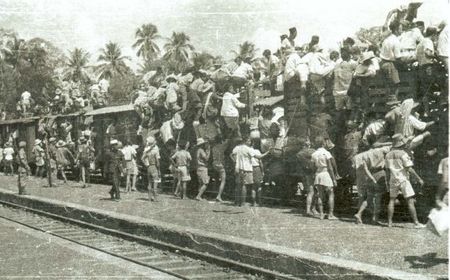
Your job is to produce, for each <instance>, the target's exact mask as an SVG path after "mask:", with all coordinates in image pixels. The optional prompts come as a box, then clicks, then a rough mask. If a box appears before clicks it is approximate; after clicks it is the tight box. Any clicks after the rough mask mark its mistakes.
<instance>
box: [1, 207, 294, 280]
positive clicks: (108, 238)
mask: <svg viewBox="0 0 450 280" xmlns="http://www.w3.org/2000/svg"><path fill="white" fill-rule="evenodd" d="M0 218H2V219H5V220H9V221H12V222H15V223H18V224H21V225H23V226H26V227H29V228H32V229H34V230H38V231H42V232H45V233H47V234H50V235H53V236H57V237H59V238H63V239H65V240H68V241H70V242H73V243H76V244H78V245H80V246H85V247H89V248H91V249H94V250H98V251H100V252H103V253H106V254H109V255H112V256H115V257H119V258H121V259H124V260H126V261H129V262H132V263H135V264H138V265H141V266H144V267H148V268H151V269H154V270H158V271H161V272H163V273H166V274H169V275H172V276H175V277H177V278H180V279H237V280H239V279H242V280H244V279H255V280H256V279H299V278H296V277H293V276H290V275H284V274H280V273H278V272H274V271H269V270H265V269H261V268H258V267H253V266H250V265H246V264H241V263H238V262H235V261H232V260H227V259H223V258H220V257H215V256H211V255H208V254H203V253H201V252H195V251H192V250H190V249H186V248H181V247H177V246H173V245H171V244H165V243H162V242H160V241H157V240H150V239H146V238H143V237H140V236H134V235H130V234H128V233H123V232H119V231H116V230H112V229H107V228H104V227H100V226H97V225H92V224H87V223H85V222H81V221H77V220H73V219H69V218H65V217H62V216H58V215H55V214H51V213H47V212H42V211H40V210H35V209H31V208H27V207H23V206H20V205H17V204H14V203H10V202H4V201H0Z"/></svg>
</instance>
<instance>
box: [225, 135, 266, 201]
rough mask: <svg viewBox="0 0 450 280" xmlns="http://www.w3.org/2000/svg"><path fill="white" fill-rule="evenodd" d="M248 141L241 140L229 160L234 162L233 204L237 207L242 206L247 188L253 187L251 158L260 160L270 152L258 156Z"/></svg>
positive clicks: (247, 139) (246, 139) (245, 139)
mask: <svg viewBox="0 0 450 280" xmlns="http://www.w3.org/2000/svg"><path fill="white" fill-rule="evenodd" d="M250 145H251V143H250V139H249V138H244V139H241V141H240V144H239V145H237V146H236V147H234V149H233V151H232V153H231V155H230V156H231V159H232V160H233V161H234V162H235V172H236V178H237V180H236V192H235V203H236V205H238V206H244V205H245V202H246V198H247V187H248V186H251V185H253V183H254V181H253V165H252V158H253V157H254V158H256V159H261V158H263V157H264V156H266V155H267V154H268V153H269V152H270V151H267V152H266V153H264V154H258V153H257V152H256V151H255V149H253V148H252V147H250Z"/></svg>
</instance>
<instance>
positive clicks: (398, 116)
mask: <svg viewBox="0 0 450 280" xmlns="http://www.w3.org/2000/svg"><path fill="white" fill-rule="evenodd" d="M386 106H387V107H388V109H389V111H388V112H387V113H386V115H385V116H384V120H385V121H386V125H385V133H386V134H387V135H389V136H391V135H393V134H395V133H394V131H396V130H397V129H398V128H396V127H399V125H401V120H402V110H401V108H400V101H398V100H397V97H396V96H395V95H389V96H388V98H387V101H386Z"/></svg>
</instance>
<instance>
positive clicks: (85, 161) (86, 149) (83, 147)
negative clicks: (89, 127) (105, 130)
mask: <svg viewBox="0 0 450 280" xmlns="http://www.w3.org/2000/svg"><path fill="white" fill-rule="evenodd" d="M93 155H94V147H92V146H91V145H90V144H89V143H88V141H87V139H86V138H85V137H84V136H81V137H80V145H78V153H77V157H76V159H75V162H77V163H78V165H79V167H80V171H81V180H82V181H83V188H85V187H86V186H89V181H90V172H89V171H90V165H91V161H92V160H93Z"/></svg>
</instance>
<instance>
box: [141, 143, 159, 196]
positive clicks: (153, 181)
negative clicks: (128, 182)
mask: <svg viewBox="0 0 450 280" xmlns="http://www.w3.org/2000/svg"><path fill="white" fill-rule="evenodd" d="M160 159H161V156H160V155H159V148H158V146H157V145H156V140H155V138H154V137H153V136H149V137H148V138H147V145H146V146H145V149H144V153H143V155H142V162H143V163H144V165H145V167H147V180H148V200H149V201H156V190H157V189H158V184H159V183H160V182H161V171H160V164H159V160H160Z"/></svg>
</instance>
